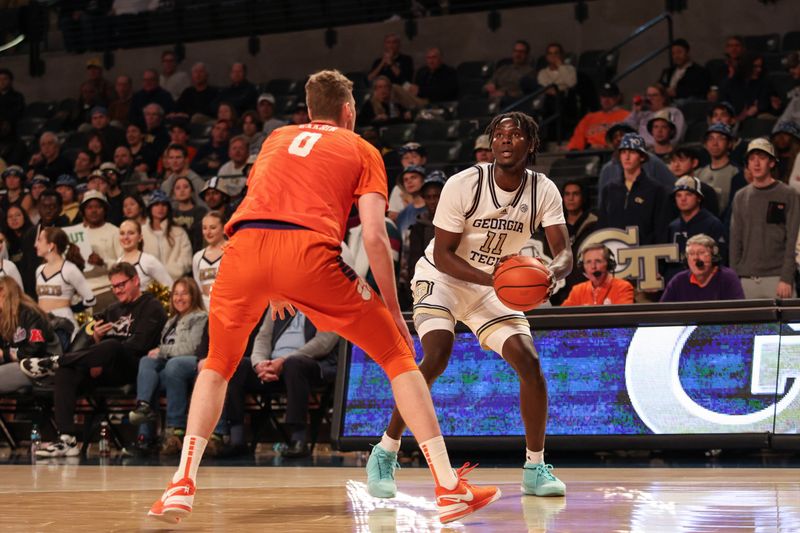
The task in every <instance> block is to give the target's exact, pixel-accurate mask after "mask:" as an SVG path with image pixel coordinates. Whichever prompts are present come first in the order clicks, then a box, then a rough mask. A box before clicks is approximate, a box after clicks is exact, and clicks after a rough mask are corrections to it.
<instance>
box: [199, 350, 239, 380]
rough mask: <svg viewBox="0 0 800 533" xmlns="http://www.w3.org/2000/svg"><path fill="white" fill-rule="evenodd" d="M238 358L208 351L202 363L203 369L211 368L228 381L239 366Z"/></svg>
mask: <svg viewBox="0 0 800 533" xmlns="http://www.w3.org/2000/svg"><path fill="white" fill-rule="evenodd" d="M240 359H241V358H239V359H233V358H231V357H223V356H220V355H218V354H214V353H209V354H208V357H207V358H206V362H205V364H204V365H203V370H213V371H214V372H216V373H217V374H219V375H220V376H222V378H223V379H224V380H225V381H226V382H229V381H230V380H231V377H233V374H234V373H235V372H236V369H237V367H238V366H239V361H240Z"/></svg>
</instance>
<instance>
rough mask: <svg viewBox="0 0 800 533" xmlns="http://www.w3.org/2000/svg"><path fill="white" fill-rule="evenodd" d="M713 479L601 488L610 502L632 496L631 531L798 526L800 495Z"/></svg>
mask: <svg viewBox="0 0 800 533" xmlns="http://www.w3.org/2000/svg"><path fill="white" fill-rule="evenodd" d="M711 484H712V485H714V486H713V487H708V486H707V487H704V488H702V489H697V488H692V487H689V486H685V487H683V486H681V484H680V483H679V482H678V483H671V484H666V483H650V484H649V486H648V487H647V488H644V489H632V488H626V487H614V488H609V489H598V490H601V492H602V493H603V497H604V500H606V501H607V502H608V503H609V504H614V505H615V506H618V504H619V503H620V502H621V501H626V500H627V501H630V503H631V514H630V527H629V528H626V531H630V532H642V533H644V532H647V533H649V532H652V531H671V532H683V531H687V532H688V531H691V532H706V531H707V532H712V531H721V530H726V531H727V530H729V529H731V530H733V529H735V530H741V531H752V532H755V533H767V532H769V533H775V532H781V531H787V532H788V531H793V532H794V531H798V529H797V524H798V520H800V499H797V498H795V499H793V501H791V502H789V501H786V500H785V499H783V500H782V498H781V497H779V496H778V493H777V491H774V490H772V489H770V488H769V487H763V488H745V487H731V486H730V485H729V484H726V485H721V484H719V485H717V484H716V483H713V482H712V483H711ZM792 485H797V484H796V483H792ZM710 489H711V490H710Z"/></svg>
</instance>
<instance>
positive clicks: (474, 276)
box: [367, 112, 572, 498]
mask: <svg viewBox="0 0 800 533" xmlns="http://www.w3.org/2000/svg"><path fill="white" fill-rule="evenodd" d="M486 133H487V134H488V135H489V139H490V141H491V149H492V153H493V154H494V163H479V164H477V165H475V166H473V167H471V168H468V169H466V170H464V171H462V172H459V173H458V174H456V175H454V176H453V177H451V178H450V179H449V180H448V181H447V183H446V184H445V186H444V189H443V190H442V193H441V196H440V198H439V205H438V207H437V208H436V215H435V216H434V219H433V225H434V226H435V236H434V239H433V240H432V241H431V243H430V244H429V245H428V249H427V250H426V251H425V255H424V256H423V257H422V258H421V259H420V260H419V262H418V263H417V265H416V269H415V271H414V279H413V280H412V281H411V286H412V287H413V290H414V325H415V327H416V330H417V333H418V334H419V336H420V338H421V340H422V349H423V351H424V353H425V357H424V359H423V360H422V363H420V370H421V371H422V375H423V376H425V379H426V380H427V382H428V384H429V385H433V382H434V381H436V378H438V377H439V376H440V375H441V374H442V372H444V370H445V368H447V363H448V361H449V359H450V352H451V351H452V349H453V339H454V328H455V324H456V321H461V322H463V323H464V324H466V325H467V327H469V328H470V329H471V330H472V331H473V333H475V336H476V337H478V340H479V341H480V343H481V346H483V347H484V348H487V349H491V350H493V351H495V352H496V353H498V354H500V355H501V356H502V357H503V359H505V360H506V361H508V363H509V364H510V365H511V366H512V367H513V368H514V370H515V371H516V373H517V375H518V376H519V388H520V411H521V413H522V421H523V423H524V425H525V441H526V445H527V446H526V447H527V450H526V454H525V455H526V457H525V459H526V461H525V465H524V469H523V476H522V490H523V492H524V493H525V494H532V495H536V496H563V495H564V494H565V492H566V487H565V486H564V483H562V482H561V480H559V479H558V478H557V477H555V476H554V475H553V474H552V473H551V470H552V468H553V467H552V466H551V465H547V464H545V463H544V435H545V426H546V423H547V386H546V383H545V379H544V375H543V374H542V369H541V366H540V363H539V356H538V355H537V353H536V349H535V348H534V346H533V339H532V338H531V330H530V326H529V325H528V321H527V319H526V318H525V316H524V315H523V314H522V313H521V312H519V311H512V310H511V309H509V308H508V307H506V306H505V305H503V303H502V302H500V300H499V299H498V297H497V295H496V294H495V292H494V288H493V273H494V271H495V269H496V268H497V266H498V265H499V264H500V263H501V262H502V261H503V260H504V259H505V258H507V257H509V256H512V255H516V254H518V253H519V251H520V250H521V249H522V247H523V246H524V245H525V244H526V243H527V242H528V240H529V239H530V238H531V236H532V234H533V232H534V231H535V230H536V228H537V227H538V226H539V225H541V226H543V227H544V231H545V234H546V236H547V241H548V243H549V244H550V249H551V250H552V251H553V254H554V259H553V261H552V263H550V265H549V269H550V280H551V285H550V287H551V291H552V288H553V287H554V285H555V282H556V281H557V280H559V279H562V278H564V277H566V276H567V275H568V274H569V273H570V271H571V270H572V251H571V248H570V246H569V234H568V232H567V226H566V223H565V221H564V213H563V211H562V201H561V195H560V194H559V192H558V188H557V187H556V186H555V184H554V183H553V182H552V181H550V180H549V179H548V178H547V177H545V176H544V175H543V174H539V173H537V172H531V171H530V170H528V169H527V166H528V164H529V163H533V162H534V158H535V154H536V149H537V147H538V145H539V137H538V126H537V124H536V122H535V121H534V120H533V119H532V118H531V117H529V116H528V115H525V114H524V113H518V112H512V113H506V114H502V115H498V116H497V117H495V118H494V119H493V120H492V122H491V123H490V124H489V126H488V127H487V130H486ZM549 296H550V294H549V293H548V295H547V298H549ZM401 415H402V416H401ZM404 418H405V415H404V414H403V409H402V408H400V410H398V409H395V410H394V412H393V413H392V418H391V421H390V422H389V427H388V428H387V429H386V432H385V433H384V434H383V438H382V439H381V442H380V443H379V444H378V445H376V446H375V447H374V448H373V449H372V453H371V454H370V457H369V460H368V461H367V487H368V490H369V493H370V494H371V495H372V496H374V497H378V498H391V497H393V496H394V495H395V493H396V491H397V489H396V486H395V480H394V468H395V464H396V459H397V451H398V450H399V449H400V436H401V435H402V434H403V430H404V429H405V422H404V421H403V420H404Z"/></svg>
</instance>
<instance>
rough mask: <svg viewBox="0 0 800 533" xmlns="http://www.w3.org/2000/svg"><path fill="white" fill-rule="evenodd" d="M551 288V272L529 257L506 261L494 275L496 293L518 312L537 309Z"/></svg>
mask: <svg viewBox="0 0 800 533" xmlns="http://www.w3.org/2000/svg"><path fill="white" fill-rule="evenodd" d="M549 288H550V271H549V270H548V269H547V267H546V266H544V264H542V262H541V261H539V260H538V259H536V258H533V257H528V256H521V255H518V256H514V257H511V258H509V259H507V260H505V261H504V262H503V263H502V264H501V265H500V267H498V269H497V271H495V273H494V292H495V293H496V294H497V297H498V298H500V301H501V302H503V303H504V304H505V305H506V306H508V307H510V308H511V309H515V310H517V311H528V310H530V309H533V308H535V307H537V306H538V305H539V304H540V303H542V300H543V299H544V297H545V296H547V291H548V289H549Z"/></svg>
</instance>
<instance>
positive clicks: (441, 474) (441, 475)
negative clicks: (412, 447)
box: [419, 435, 458, 489]
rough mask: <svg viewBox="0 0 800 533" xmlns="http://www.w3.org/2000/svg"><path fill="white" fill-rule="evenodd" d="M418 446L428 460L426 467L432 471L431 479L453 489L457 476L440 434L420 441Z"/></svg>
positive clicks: (456, 482) (456, 483)
mask: <svg viewBox="0 0 800 533" xmlns="http://www.w3.org/2000/svg"><path fill="white" fill-rule="evenodd" d="M419 447H420V449H421V450H422V453H423V455H425V460H426V461H428V467H429V468H430V469H431V472H432V473H433V480H434V481H435V482H436V484H437V485H440V486H442V487H444V488H446V489H454V488H456V485H458V478H457V477H456V473H455V472H453V467H452V466H451V465H450V458H449V457H448V456H447V448H446V447H445V445H444V439H443V438H442V436H441V435H439V436H438V437H433V438H432V439H429V440H426V441H425V442H420V443H419Z"/></svg>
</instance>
